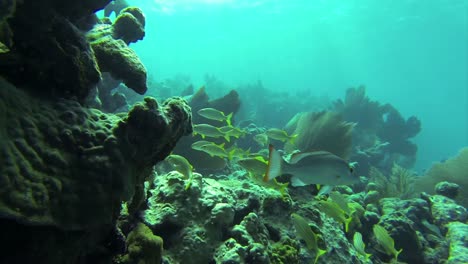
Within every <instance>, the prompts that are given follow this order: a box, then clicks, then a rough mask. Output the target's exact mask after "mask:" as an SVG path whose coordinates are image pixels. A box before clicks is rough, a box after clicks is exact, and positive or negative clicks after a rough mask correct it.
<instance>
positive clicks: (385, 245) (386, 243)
mask: <svg viewBox="0 0 468 264" xmlns="http://www.w3.org/2000/svg"><path fill="white" fill-rule="evenodd" d="M372 230H373V231H374V236H375V239H376V240H377V243H378V244H379V246H380V247H381V248H382V250H383V253H385V254H388V255H393V256H394V257H395V260H398V255H399V254H400V253H401V252H402V251H403V249H400V250H398V251H397V250H396V249H395V241H394V240H393V238H392V237H391V236H390V235H389V234H388V232H387V230H386V229H385V228H383V227H382V226H380V225H377V224H376V225H374V227H373V228H372Z"/></svg>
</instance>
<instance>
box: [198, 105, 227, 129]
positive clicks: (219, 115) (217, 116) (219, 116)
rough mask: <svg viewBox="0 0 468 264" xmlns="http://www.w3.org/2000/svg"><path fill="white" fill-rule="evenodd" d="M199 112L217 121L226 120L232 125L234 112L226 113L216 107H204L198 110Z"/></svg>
mask: <svg viewBox="0 0 468 264" xmlns="http://www.w3.org/2000/svg"><path fill="white" fill-rule="evenodd" d="M197 113H198V114H199V115H201V116H203V117H204V118H207V119H210V120H216V121H221V122H222V121H226V123H227V124H228V126H230V125H231V118H232V113H230V114H228V115H225V114H224V112H223V111H219V110H217V109H214V108H203V109H200V110H198V111H197Z"/></svg>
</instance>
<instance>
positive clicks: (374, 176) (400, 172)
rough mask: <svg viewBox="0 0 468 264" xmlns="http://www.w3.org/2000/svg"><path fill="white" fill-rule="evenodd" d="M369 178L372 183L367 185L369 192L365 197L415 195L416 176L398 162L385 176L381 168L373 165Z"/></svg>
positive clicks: (376, 198) (378, 197)
mask: <svg viewBox="0 0 468 264" xmlns="http://www.w3.org/2000/svg"><path fill="white" fill-rule="evenodd" d="M369 178H370V181H371V183H370V184H368V185H367V191H368V193H367V194H366V198H365V199H371V200H372V199H373V200H378V199H381V198H386V197H399V198H401V199H408V198H411V197H413V196H414V181H415V179H416V178H415V176H414V175H413V174H412V173H411V172H410V171H409V170H406V169H404V168H403V167H401V166H399V165H397V164H393V167H392V172H391V174H390V175H389V176H385V175H384V174H383V173H382V172H381V171H379V169H377V168H375V167H371V169H370V172H369ZM371 197H372V198H371Z"/></svg>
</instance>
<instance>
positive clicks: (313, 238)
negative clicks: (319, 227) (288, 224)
mask: <svg viewBox="0 0 468 264" xmlns="http://www.w3.org/2000/svg"><path fill="white" fill-rule="evenodd" d="M291 219H292V221H293V224H294V227H295V228H296V233H297V235H298V236H299V237H300V238H302V240H304V241H305V243H306V245H307V249H308V250H310V251H313V252H314V253H315V260H314V264H315V263H317V260H318V258H319V257H320V256H322V255H323V254H325V253H327V251H326V250H323V249H321V248H319V247H318V243H317V240H318V238H317V235H316V234H315V233H314V231H312V229H310V226H309V224H308V223H307V220H305V219H304V218H303V217H302V216H300V215H298V214H294V213H293V214H291Z"/></svg>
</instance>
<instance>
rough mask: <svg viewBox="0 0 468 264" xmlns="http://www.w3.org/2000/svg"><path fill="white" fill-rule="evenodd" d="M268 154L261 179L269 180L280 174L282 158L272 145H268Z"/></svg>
mask: <svg viewBox="0 0 468 264" xmlns="http://www.w3.org/2000/svg"><path fill="white" fill-rule="evenodd" d="M269 150H270V154H269V156H268V166H267V171H266V173H265V176H264V177H263V181H264V182H267V181H270V180H272V179H274V178H276V177H278V176H280V175H281V166H282V163H283V158H282V157H281V154H280V153H279V152H278V151H277V150H276V149H275V147H274V146H273V145H271V144H270V146H269Z"/></svg>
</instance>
